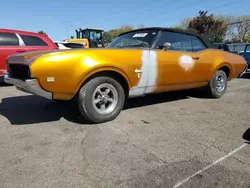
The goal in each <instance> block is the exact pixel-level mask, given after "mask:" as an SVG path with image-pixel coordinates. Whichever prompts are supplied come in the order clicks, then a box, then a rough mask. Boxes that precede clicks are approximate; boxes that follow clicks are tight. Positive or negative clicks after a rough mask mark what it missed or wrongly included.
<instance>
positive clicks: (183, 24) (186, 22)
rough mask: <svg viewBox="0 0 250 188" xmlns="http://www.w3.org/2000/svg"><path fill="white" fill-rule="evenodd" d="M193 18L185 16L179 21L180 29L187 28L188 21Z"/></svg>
mask: <svg viewBox="0 0 250 188" xmlns="http://www.w3.org/2000/svg"><path fill="white" fill-rule="evenodd" d="M192 19H193V18H185V19H183V20H181V21H180V24H179V25H178V27H179V28H181V29H188V26H189V23H190V22H191V21H192Z"/></svg>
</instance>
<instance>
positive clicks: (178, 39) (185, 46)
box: [156, 31, 192, 52]
mask: <svg viewBox="0 0 250 188" xmlns="http://www.w3.org/2000/svg"><path fill="white" fill-rule="evenodd" d="M165 42H169V43H171V46H172V47H171V48H170V49H169V50H176V51H187V52H191V51H192V43H191V39H190V36H189V35H185V34H181V33H174V32H169V31H163V32H162V34H161V36H160V39H159V41H158V42H157V44H156V48H157V49H161V48H162V46H163V44H164V43H165Z"/></svg>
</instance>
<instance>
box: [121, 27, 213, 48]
mask: <svg viewBox="0 0 250 188" xmlns="http://www.w3.org/2000/svg"><path fill="white" fill-rule="evenodd" d="M144 30H155V31H170V32H175V33H181V34H186V35H193V36H196V37H198V38H200V39H201V40H202V41H203V42H204V43H205V45H206V46H207V47H208V48H216V47H215V46H214V45H213V44H212V43H211V41H210V40H209V39H208V37H207V36H206V35H200V34H198V33H196V32H195V31H192V30H187V29H177V28H166V27H145V28H140V29H134V30H131V31H127V32H124V33H122V34H120V35H123V34H126V33H130V32H137V31H144Z"/></svg>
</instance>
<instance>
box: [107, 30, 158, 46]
mask: <svg viewBox="0 0 250 188" xmlns="http://www.w3.org/2000/svg"><path fill="white" fill-rule="evenodd" d="M157 33H158V31H155V30H140V31H133V32H129V33H126V34H123V35H120V36H118V37H117V38H116V39H115V40H113V41H112V42H111V43H110V44H109V45H108V46H107V47H106V48H150V47H151V45H152V44H153V42H154V39H155V37H156V36H157Z"/></svg>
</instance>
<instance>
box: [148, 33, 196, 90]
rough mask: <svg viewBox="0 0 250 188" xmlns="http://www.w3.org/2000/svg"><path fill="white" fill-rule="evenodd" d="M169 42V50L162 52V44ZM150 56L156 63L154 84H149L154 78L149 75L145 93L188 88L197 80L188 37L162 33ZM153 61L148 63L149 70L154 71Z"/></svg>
mask: <svg viewBox="0 0 250 188" xmlns="http://www.w3.org/2000/svg"><path fill="white" fill-rule="evenodd" d="M166 42H169V43H170V44H171V48H170V49H166V50H163V49H162V48H163V44H164V43H166ZM151 54H155V58H154V59H156V61H157V67H156V68H157V77H156V78H155V79H156V82H150V80H153V78H150V77H152V76H154V75H153V74H152V76H151V74H150V73H149V82H148V84H147V89H146V93H149V92H152V90H153V91H154V92H161V91H166V90H173V89H184V88H188V87H190V86H191V85H192V84H194V83H195V82H196V80H197V74H196V73H197V72H196V69H195V64H196V63H197V59H196V57H195V53H193V52H192V43H191V38H190V36H189V35H185V34H180V33H175V32H170V31H163V32H161V34H160V38H159V40H158V42H157V43H156V45H155V47H154V49H152V52H151ZM153 62H154V61H150V63H151V65H150V69H149V70H154V69H155V68H154V64H153Z"/></svg>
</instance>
